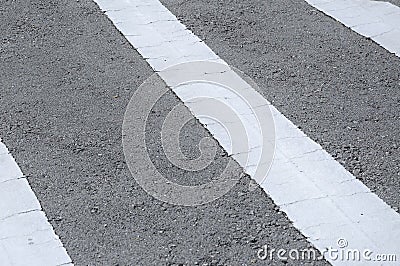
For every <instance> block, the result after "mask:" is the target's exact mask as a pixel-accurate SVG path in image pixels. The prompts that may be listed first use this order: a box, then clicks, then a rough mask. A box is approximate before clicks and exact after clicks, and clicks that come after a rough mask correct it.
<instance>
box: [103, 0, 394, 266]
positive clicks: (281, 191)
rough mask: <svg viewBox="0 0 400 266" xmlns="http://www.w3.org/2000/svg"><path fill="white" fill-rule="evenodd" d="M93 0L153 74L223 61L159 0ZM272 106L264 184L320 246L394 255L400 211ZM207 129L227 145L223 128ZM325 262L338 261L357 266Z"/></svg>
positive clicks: (221, 97) (222, 143) (277, 201)
mask: <svg viewBox="0 0 400 266" xmlns="http://www.w3.org/2000/svg"><path fill="white" fill-rule="evenodd" d="M96 2H97V3H98V4H99V6H100V8H101V9H102V10H103V11H105V12H106V14H107V15H108V16H109V18H110V19H111V20H112V21H113V22H114V24H115V26H116V27H117V28H118V29H119V30H120V31H121V32H122V34H123V35H125V37H126V38H127V39H128V41H129V42H130V43H131V44H132V45H133V46H134V47H135V48H136V49H137V50H138V51H139V53H141V54H142V56H143V57H144V58H145V59H146V61H147V62H148V63H149V64H150V66H151V67H152V68H153V69H154V70H155V71H161V70H163V69H165V68H167V67H171V66H173V65H175V64H178V63H184V62H191V61H194V60H212V61H216V62H221V63H225V62H223V61H222V59H220V58H219V57H218V56H217V55H215V53H213V52H212V51H211V50H210V48H209V47H208V46H207V45H206V44H204V42H202V41H201V40H200V39H199V38H198V37H196V36H195V35H194V34H193V33H192V32H190V31H189V30H187V29H186V27H185V26H184V25H182V24H181V23H180V22H179V21H178V20H177V18H176V17H175V16H174V15H173V14H172V13H170V12H169V11H168V10H167V9H166V8H165V7H164V6H163V5H162V4H161V3H160V2H159V1H157V0H146V1H140V0H125V1H112V0H96ZM382 36H383V35H382ZM225 64H226V63H225ZM162 78H164V80H165V82H166V83H167V84H170V83H171V80H170V79H169V78H168V77H162ZM178 95H179V94H178ZM223 96H224V95H220V97H219V99H220V100H222V99H223V98H224V97H223ZM183 98H184V97H183ZM189 98H190V97H189ZM183 102H184V103H185V104H186V105H187V106H190V102H185V99H183ZM271 108H272V111H273V115H274V118H275V126H276V138H277V140H276V149H277V152H276V158H275V159H274V162H273V165H272V168H271V171H270V174H269V176H268V178H267V179H266V180H265V181H264V182H262V183H261V186H262V187H263V188H264V189H265V190H266V192H267V193H268V195H270V196H271V198H272V199H273V200H274V201H275V203H276V204H277V205H278V206H280V208H281V209H282V210H283V211H285V212H286V213H287V215H288V217H289V218H290V219H291V220H292V221H293V222H294V225H295V226H296V227H297V228H298V229H299V230H300V231H301V232H302V233H303V234H304V235H306V236H307V237H308V238H309V240H310V241H311V242H312V243H313V244H314V245H315V246H316V247H317V248H318V249H319V250H321V251H323V250H324V249H325V248H327V247H333V248H335V247H337V245H336V241H337V240H338V239H340V238H345V239H346V240H347V241H348V243H349V246H348V247H349V248H350V249H359V250H361V251H362V250H364V249H366V248H367V249H370V250H372V251H373V252H374V253H375V254H376V253H394V254H396V252H398V246H400V215H399V214H398V213H397V212H395V211H394V210H393V209H391V208H390V206H388V205H387V204H386V203H385V202H383V201H382V200H381V199H380V198H378V197H377V196H376V195H375V194H374V193H372V192H371V191H370V190H369V189H368V188H367V187H366V186H365V185H364V184H362V183H361V182H360V181H358V180H357V179H356V178H355V177H354V176H353V175H351V174H350V173H349V172H348V171H346V170H345V169H344V167H342V166H341V165H340V164H339V163H338V162H336V161H335V160H334V159H333V158H332V157H331V156H330V155H329V154H327V153H326V152H325V151H324V150H323V149H322V147H321V146H320V145H318V144H317V143H315V142H314V141H312V140H311V139H310V138H308V137H307V136H306V135H305V134H304V133H303V132H301V130H299V129H298V128H297V127H296V126H295V125H293V124H292V123H291V122H290V121H289V120H288V119H287V118H285V117H284V116H283V115H282V114H281V113H280V112H279V111H278V110H276V109H275V108H274V107H271ZM192 111H193V110H192ZM194 114H195V116H196V115H197V114H196V112H194ZM208 129H209V130H210V131H211V133H212V134H213V135H214V136H215V137H216V139H217V140H218V141H219V142H220V143H221V145H222V146H223V147H229V144H228V143H226V140H224V139H221V138H220V139H219V138H218V132H215V133H217V134H214V132H213V130H214V129H213V128H212V127H208ZM242 166H243V165H242ZM327 259H328V260H329V261H330V262H331V263H332V264H334V265H349V264H352V263H357V262H354V261H353V262H352V261H339V260H333V259H331V258H329V257H328V258H327Z"/></svg>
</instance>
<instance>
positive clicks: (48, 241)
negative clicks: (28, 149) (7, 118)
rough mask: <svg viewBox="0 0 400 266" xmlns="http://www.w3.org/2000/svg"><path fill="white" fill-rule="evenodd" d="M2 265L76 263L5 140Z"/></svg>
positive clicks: (0, 194)
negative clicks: (55, 230)
mask: <svg viewBox="0 0 400 266" xmlns="http://www.w3.org/2000/svg"><path fill="white" fill-rule="evenodd" d="M0 141H1V139H0ZM0 264H1V265H21V266H24V265H37V266H42V265H61V264H62V265H72V261H71V258H70V257H69V256H68V254H67V252H66V250H65V248H64V247H63V245H62V243H61V241H60V239H59V237H58V236H57V235H56V234H55V233H54V230H53V227H52V226H51V225H50V223H49V222H48V221H47V218H46V215H45V214H44V212H43V211H42V210H41V206H40V203H39V201H38V200H37V198H36V196H35V194H34V193H33V191H32V189H31V187H30V186H29V184H28V181H27V180H26V178H24V177H23V174H22V172H21V170H20V168H19V167H18V165H17V164H16V162H15V160H14V159H13V157H12V156H11V154H10V153H9V152H8V150H7V148H6V146H5V145H4V144H3V143H1V142H0Z"/></svg>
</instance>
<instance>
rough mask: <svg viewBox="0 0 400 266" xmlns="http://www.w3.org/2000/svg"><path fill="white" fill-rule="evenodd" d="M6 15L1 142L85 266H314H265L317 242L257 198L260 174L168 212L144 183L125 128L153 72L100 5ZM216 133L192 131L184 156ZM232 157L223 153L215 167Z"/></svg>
mask: <svg viewBox="0 0 400 266" xmlns="http://www.w3.org/2000/svg"><path fill="white" fill-rule="evenodd" d="M0 13H1V15H0V25H1V27H0V33H1V36H2V37H1V38H2V42H1V46H0V49H1V50H0V60H1V80H0V88H1V93H0V107H1V116H0V135H1V136H2V138H3V142H4V143H5V144H6V145H7V147H8V148H9V149H10V151H11V153H12V154H13V156H14V157H15V158H16V161H17V163H18V164H19V165H20V167H21V169H22V171H23V172H24V173H25V175H26V176H27V177H28V180H29V182H30V184H31V186H32V188H33V190H34V191H35V193H36V195H37V197H38V199H39V200H40V202H41V204H42V206H43V209H44V211H45V212H46V214H47V217H48V218H49V220H50V223H51V224H52V225H53V226H54V228H55V231H56V233H57V234H58V235H59V236H60V237H61V240H62V242H63V243H64V245H65V247H66V248H67V250H68V252H69V254H70V256H71V257H72V259H73V261H74V263H75V265H196V264H198V265H266V264H273V265H306V264H307V262H304V261H302V262H300V261H290V260H289V261H284V262H281V261H279V260H278V259H276V258H275V260H274V261H272V262H270V261H259V260H257V258H256V253H257V248H258V247H260V246H262V245H264V244H268V245H269V246H270V247H273V248H286V249H290V248H298V249H304V248H306V247H309V246H310V245H309V244H308V242H307V241H306V239H305V238H304V236H302V235H301V234H300V233H299V232H298V231H297V230H296V229H294V227H293V226H292V225H291V224H290V222H289V221H288V219H287V218H286V216H285V215H284V214H283V213H282V212H280V211H279V210H278V209H277V208H276V206H275V205H274V204H273V202H272V201H271V199H269V198H268V197H267V196H266V195H265V193H264V192H263V191H261V189H260V188H258V189H256V190H255V191H253V192H249V191H248V183H249V178H248V177H243V178H242V179H241V181H240V182H239V184H238V185H237V186H235V187H234V189H232V190H231V191H230V192H229V193H228V194H227V195H225V196H224V197H222V198H220V199H218V200H217V201H214V202H212V203H210V204H207V205H202V206H198V207H179V206H171V205H168V204H165V203H162V202H160V201H157V200H155V199H154V198H152V197H150V196H149V195H148V194H147V193H145V192H144V191H143V190H142V189H141V188H140V187H139V186H138V185H137V183H136V182H135V181H134V179H133V177H132V175H131V173H130V172H129V171H128V169H127V166H126V163H125V161H124V155H123V152H122V144H121V126H122V120H123V115H124V111H125V107H126V105H127V103H128V101H129V99H130V97H131V96H132V94H133V92H134V91H135V89H136V88H138V87H139V85H140V84H141V83H142V82H143V81H144V80H145V79H146V78H147V77H149V76H150V75H151V74H152V71H151V69H150V68H149V66H148V65H147V64H146V63H145V62H144V60H143V59H141V57H140V56H139V55H138V54H137V52H136V51H135V50H134V49H132V47H131V46H130V45H129V44H128V43H127V41H126V40H125V39H124V38H123V37H122V36H121V35H120V34H119V33H118V31H117V30H116V29H115V28H114V27H113V26H112V24H111V22H110V21H108V19H107V18H106V16H105V15H104V14H103V13H102V12H101V11H100V10H99V9H98V7H97V6H96V5H95V4H94V3H93V2H92V1H89V0H84V1H68V0H57V1H56V0H48V1H39V0H31V1H22V0H15V1H6V0H1V1H0ZM177 101H178V100H177V99H176V98H175V97H174V96H173V95H172V94H170V95H166V96H165V98H163V99H162V100H161V101H160V103H159V105H157V106H156V107H155V109H154V113H152V118H151V119H150V120H149V124H148V127H149V132H147V133H148V136H147V139H148V140H149V143H156V142H157V141H159V131H158V130H159V128H158V127H159V125H158V124H157V123H156V122H157V121H159V118H160V117H162V116H163V115H165V113H166V112H167V110H168V108H171V106H173V105H174V102H175V103H177ZM153 121H154V124H153V123H152V122H153ZM152 126H153V129H151V127H152ZM189 132H190V134H189ZM206 135H207V132H205V131H204V130H203V128H202V127H200V126H199V125H198V123H197V122H196V121H195V120H194V121H193V123H189V124H188V128H187V129H186V130H184V131H183V133H182V141H183V143H182V147H183V149H184V150H187V151H190V150H195V147H196V144H197V143H196V141H197V140H199V139H200V138H201V137H204V136H206ZM185 141H186V142H185ZM156 155H157V151H154V153H151V156H153V158H154V156H156ZM227 160H229V159H228V158H226V157H224V153H223V151H222V150H219V151H218V158H216V162H215V166H214V167H215V169H216V170H218V169H217V168H218V167H220V168H222V167H223V166H224V164H225V163H226V162H227ZM164 161H165V160H164ZM162 162H163V159H160V164H161V165H162ZM165 164H166V162H165ZM237 174H238V175H239V174H240V171H239V169H238V173H237ZM199 178H203V181H205V180H207V178H208V177H207V175H204V176H201V177H199ZM176 180H182V179H179V178H177V179H176ZM311 264H312V265H325V264H327V263H326V262H324V261H319V262H313V263H311Z"/></svg>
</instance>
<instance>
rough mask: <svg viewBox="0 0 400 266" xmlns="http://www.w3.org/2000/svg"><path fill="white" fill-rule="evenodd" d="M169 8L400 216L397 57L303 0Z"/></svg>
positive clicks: (193, 2) (209, 0)
mask: <svg viewBox="0 0 400 266" xmlns="http://www.w3.org/2000/svg"><path fill="white" fill-rule="evenodd" d="M162 2H163V3H164V4H165V5H166V7H167V8H168V9H169V10H171V12H172V13H174V14H175V15H176V16H177V17H178V18H179V19H180V20H181V21H182V22H183V24H185V25H186V26H187V27H188V28H189V29H191V30H192V31H193V32H194V33H195V34H196V35H197V36H199V37H200V38H201V39H202V40H204V41H205V43H206V44H208V45H209V46H210V47H211V49H213V51H214V52H216V53H217V54H218V55H219V56H220V57H221V58H223V59H224V60H225V61H226V62H228V63H229V64H231V65H233V66H235V67H237V68H238V69H240V70H242V71H243V72H245V73H246V74H247V75H248V76H250V77H251V78H252V79H253V80H254V81H256V82H257V83H258V85H259V86H260V88H261V91H260V93H261V94H262V95H264V96H265V97H266V98H267V99H268V100H269V101H271V102H272V103H273V104H274V105H275V107H277V108H278V110H280V111H281V112H282V113H283V114H284V115H285V116H286V117H287V118H289V119H290V120H291V121H292V122H294V123H295V124H296V125H297V126H299V127H300V128H301V129H302V130H303V131H304V132H305V133H306V134H307V135H308V136H310V137H311V138H312V139H313V140H315V141H316V142H318V143H319V144H321V145H322V147H324V148H325V149H326V150H327V151H328V152H329V153H330V154H331V155H332V156H333V157H334V158H336V159H337V160H338V161H339V162H340V163H341V164H342V165H343V166H345V167H346V168H347V170H349V171H350V172H351V173H353V174H354V175H355V176H356V177H357V178H359V179H360V180H361V181H362V182H363V183H364V184H366V185H367V186H368V187H369V188H370V189H371V190H372V191H374V192H375V193H376V194H377V195H378V196H379V197H380V198H382V199H383V200H384V201H386V202H387V203H388V204H389V205H391V206H392V207H393V208H394V209H395V210H397V211H399V207H400V195H399V190H400V154H399V151H400V141H399V139H400V58H398V57H396V56H395V55H393V54H390V53H389V52H388V51H386V50H384V49H383V48H381V47H380V46H379V45H378V44H376V43H375V42H373V41H372V40H370V39H367V38H365V37H363V36H361V35H358V34H357V33H355V32H353V31H352V30H350V29H348V28H346V27H345V26H343V25H342V24H340V23H338V22H337V21H335V20H334V19H332V18H330V17H328V16H326V15H325V14H323V13H322V12H319V11H318V10H316V9H314V8H313V7H311V6H310V5H308V4H307V3H306V2H305V1H303V0H269V1H261V0H231V1H214V0H201V1H200V0H190V1H186V0H185V1H183V0H173V1H172V0H162Z"/></svg>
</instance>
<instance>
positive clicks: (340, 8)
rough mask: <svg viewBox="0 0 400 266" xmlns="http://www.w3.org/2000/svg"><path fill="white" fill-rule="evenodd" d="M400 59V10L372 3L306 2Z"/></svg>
mask: <svg viewBox="0 0 400 266" xmlns="http://www.w3.org/2000/svg"><path fill="white" fill-rule="evenodd" d="M305 1H306V2H307V3H309V4H310V5H311V6H313V7H315V8H316V9H318V10H320V11H322V12H324V13H325V14H327V15H328V16H331V17H333V18H334V19H336V20H337V21H339V22H341V23H342V24H344V25H345V26H347V27H349V28H350V29H352V30H354V31H355V32H357V33H359V34H361V35H363V36H365V37H368V38H371V39H372V40H374V41H375V42H376V43H378V44H380V45H381V46H382V47H383V48H385V49H386V50H388V51H389V52H391V53H394V54H395V55H397V56H399V57H400V8H399V7H398V6H395V5H393V4H391V3H388V2H382V1H370V0H305Z"/></svg>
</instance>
